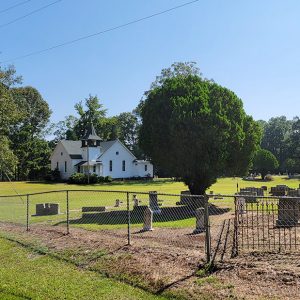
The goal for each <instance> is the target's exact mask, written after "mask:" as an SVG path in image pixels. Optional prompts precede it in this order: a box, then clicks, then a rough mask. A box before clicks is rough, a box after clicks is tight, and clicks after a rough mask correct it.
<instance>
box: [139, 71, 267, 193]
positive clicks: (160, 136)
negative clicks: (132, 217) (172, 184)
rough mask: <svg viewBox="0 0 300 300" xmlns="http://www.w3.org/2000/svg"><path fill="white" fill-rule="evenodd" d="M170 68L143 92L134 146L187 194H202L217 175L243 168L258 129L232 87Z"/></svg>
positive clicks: (256, 137) (246, 167)
mask: <svg viewBox="0 0 300 300" xmlns="http://www.w3.org/2000/svg"><path fill="white" fill-rule="evenodd" d="M172 69H174V66H173V67H172V68H171V70H170V72H168V76H167V77H166V78H165V79H162V78H160V81H159V84H155V85H154V87H153V88H152V89H150V91H148V92H147V93H146V94H145V95H146V96H145V99H144V101H143V104H142V108H141V117H142V126H141V130H140V145H141V148H142V149H143V150H144V152H145V153H146V155H147V156H148V157H150V158H151V159H152V161H153V163H154V164H156V165H158V166H159V167H161V168H163V169H164V170H167V171H169V172H170V173H172V174H173V175H174V176H177V177H179V178H182V179H183V181H184V182H185V183H186V184H187V185H188V187H189V189H190V191H191V193H192V194H204V193H205V191H206V189H207V188H208V187H210V186H211V185H212V184H213V183H215V182H216V179H217V178H218V176H221V175H239V174H244V173H246V172H247V170H248V168H249V164H250V161H251V157H252V155H253V153H254V151H255V150H256V148H257V146H258V144H259V142H260V137H261V132H260V127H259V126H258V124H257V123H256V122H254V121H253V119H252V118H251V117H250V116H248V115H247V114H246V113H245V111H244V109H243V104H242V101H241V100H240V99H239V98H238V97H237V96H236V95H235V94H234V93H233V92H232V91H230V90H228V89H226V88H224V87H222V86H220V85H218V84H216V83H214V82H212V81H208V80H205V79H203V78H202V77H201V75H200V74H196V75H195V74H194V73H189V72H184V73H178V72H172ZM170 73H173V76H171V75H170ZM152 86H153V85H152Z"/></svg>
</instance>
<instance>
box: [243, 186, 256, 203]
mask: <svg viewBox="0 0 300 300" xmlns="http://www.w3.org/2000/svg"><path fill="white" fill-rule="evenodd" d="M238 195H241V196H243V198H245V201H246V203H256V202H257V194H256V192H251V191H248V190H245V189H241V191H240V192H239V193H238Z"/></svg>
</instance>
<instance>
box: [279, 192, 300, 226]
mask: <svg viewBox="0 0 300 300" xmlns="http://www.w3.org/2000/svg"><path fill="white" fill-rule="evenodd" d="M299 219H300V198H296V197H280V198H279V202H278V219H277V220H276V225H277V226H278V227H292V226H296V225H297V224H298V221H299Z"/></svg>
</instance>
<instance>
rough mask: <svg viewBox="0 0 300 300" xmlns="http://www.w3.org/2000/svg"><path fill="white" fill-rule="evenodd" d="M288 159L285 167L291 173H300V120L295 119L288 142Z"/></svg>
mask: <svg viewBox="0 0 300 300" xmlns="http://www.w3.org/2000/svg"><path fill="white" fill-rule="evenodd" d="M287 145H288V146H287V147H288V154H289V155H288V159H287V160H286V162H285V167H286V169H287V171H289V172H293V173H295V172H300V118H299V117H296V118H294V120H293V122H292V129H291V134H290V136H289V138H288V140H287Z"/></svg>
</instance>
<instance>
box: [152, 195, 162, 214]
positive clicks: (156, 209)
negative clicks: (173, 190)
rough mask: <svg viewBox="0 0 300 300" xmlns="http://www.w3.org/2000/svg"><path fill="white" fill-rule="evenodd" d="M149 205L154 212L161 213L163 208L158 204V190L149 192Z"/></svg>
mask: <svg viewBox="0 0 300 300" xmlns="http://www.w3.org/2000/svg"><path fill="white" fill-rule="evenodd" d="M149 206H150V209H151V210H152V212H153V213H154V214H160V213H161V209H160V207H159V205H158V198H157V192H156V191H153V192H149Z"/></svg>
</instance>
